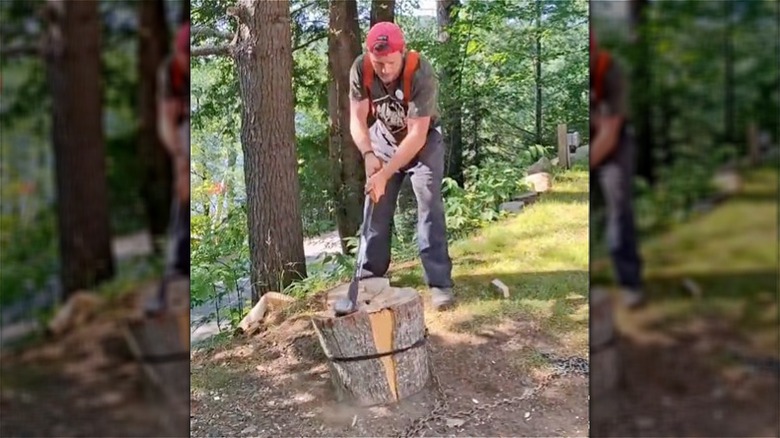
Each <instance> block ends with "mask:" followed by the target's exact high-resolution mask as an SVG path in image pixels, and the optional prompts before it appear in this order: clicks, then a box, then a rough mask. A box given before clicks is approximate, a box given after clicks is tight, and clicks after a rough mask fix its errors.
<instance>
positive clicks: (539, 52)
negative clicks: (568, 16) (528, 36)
mask: <svg viewBox="0 0 780 438" xmlns="http://www.w3.org/2000/svg"><path fill="white" fill-rule="evenodd" d="M534 62H535V64H536V65H535V67H536V81H535V82H536V144H542V4H541V2H536V59H535V60H534Z"/></svg>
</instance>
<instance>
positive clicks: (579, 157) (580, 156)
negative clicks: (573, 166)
mask: <svg viewBox="0 0 780 438" xmlns="http://www.w3.org/2000/svg"><path fill="white" fill-rule="evenodd" d="M588 157H590V145H587V144H586V145H584V146H580V147H578V148H577V150H575V151H574V153H573V154H572V155H571V162H572V163H577V162H580V161H588Z"/></svg>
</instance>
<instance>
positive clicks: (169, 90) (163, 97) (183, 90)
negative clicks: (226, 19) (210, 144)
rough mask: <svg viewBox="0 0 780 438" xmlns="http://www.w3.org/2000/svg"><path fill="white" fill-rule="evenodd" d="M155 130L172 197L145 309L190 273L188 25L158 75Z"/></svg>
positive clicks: (155, 306) (158, 304)
mask: <svg viewBox="0 0 780 438" xmlns="http://www.w3.org/2000/svg"><path fill="white" fill-rule="evenodd" d="M157 90H158V107H157V117H158V123H157V125H158V130H159V134H160V138H161V139H162V143H163V146H165V149H166V151H167V152H168V154H169V155H170V156H171V161H172V164H173V182H174V196H173V198H174V199H173V205H172V208H171V232H170V241H169V244H168V250H167V254H166V258H167V260H166V273H165V278H164V279H163V282H162V284H161V286H160V290H159V293H158V296H157V297H156V300H153V302H151V303H150V304H149V308H148V310H149V311H150V312H151V313H155V312H157V311H160V310H162V309H164V308H165V303H166V298H165V291H166V285H167V281H168V280H169V279H170V278H171V277H174V276H177V275H181V276H189V273H190V241H189V239H190V24H189V22H185V23H184V24H183V25H182V26H181V27H180V28H179V30H178V31H177V33H176V39H175V44H174V50H173V54H172V55H171V56H170V57H169V58H168V59H166V60H165V61H164V62H163V64H162V66H161V67H160V70H159V73H158V88H157Z"/></svg>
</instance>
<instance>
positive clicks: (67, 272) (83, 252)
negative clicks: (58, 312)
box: [46, 0, 114, 297]
mask: <svg viewBox="0 0 780 438" xmlns="http://www.w3.org/2000/svg"><path fill="white" fill-rule="evenodd" d="M98 6H99V3H98V2H85V1H76V0H69V1H53V0H50V1H49V3H48V4H47V8H46V16H47V18H48V21H49V27H48V35H47V37H48V40H47V44H46V62H47V75H48V82H49V86H50V90H51V96H52V110H53V123H52V143H53V144H54V154H55V170H56V180H57V184H56V186H57V208H58V213H59V214H58V224H59V241H60V254H61V276H62V286H63V291H64V293H65V296H66V297H67V296H68V295H69V294H70V293H72V292H74V291H76V290H78V289H82V288H90V287H93V286H95V285H96V284H97V283H99V282H101V281H103V280H107V279H109V278H110V277H112V276H113V274H114V263H113V259H112V255H111V231H110V224H109V215H108V184H107V180H106V149H105V144H104V138H103V117H102V93H101V82H102V80H101V79H102V78H101V59H100V53H101V51H100V47H101V32H100V17H99V14H98Z"/></svg>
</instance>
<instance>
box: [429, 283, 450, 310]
mask: <svg viewBox="0 0 780 438" xmlns="http://www.w3.org/2000/svg"><path fill="white" fill-rule="evenodd" d="M431 304H432V305H433V308H434V309H436V311H439V312H441V311H443V310H447V309H449V308H450V307H452V306H453V305H454V304H455V296H454V295H453V294H452V289H450V288H446V289H440V288H438V287H432V288H431Z"/></svg>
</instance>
